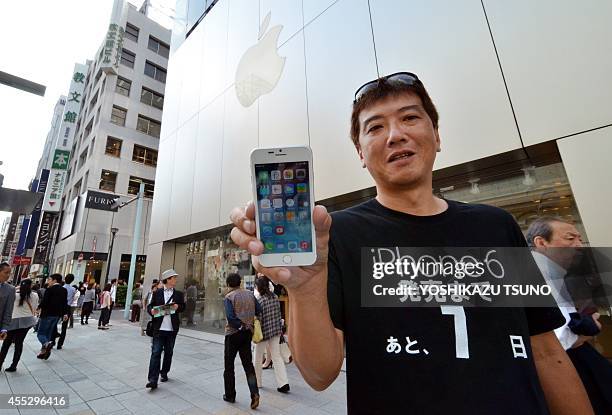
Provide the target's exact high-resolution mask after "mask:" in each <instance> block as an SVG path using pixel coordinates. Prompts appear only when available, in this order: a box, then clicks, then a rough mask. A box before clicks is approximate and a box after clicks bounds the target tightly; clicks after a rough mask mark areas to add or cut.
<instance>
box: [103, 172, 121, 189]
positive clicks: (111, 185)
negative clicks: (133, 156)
mask: <svg viewBox="0 0 612 415" xmlns="http://www.w3.org/2000/svg"><path fill="white" fill-rule="evenodd" d="M116 184H117V172H115V171H110V170H102V173H101V174H100V189H101V190H108V191H109V192H114V191H115V185H116Z"/></svg>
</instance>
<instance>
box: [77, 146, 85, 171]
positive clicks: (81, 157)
mask: <svg viewBox="0 0 612 415" xmlns="http://www.w3.org/2000/svg"><path fill="white" fill-rule="evenodd" d="M86 161H87V149H85V150H83V152H82V153H81V155H80V156H79V167H78V168H79V169H80V168H81V167H83V165H84V164H85V162H86Z"/></svg>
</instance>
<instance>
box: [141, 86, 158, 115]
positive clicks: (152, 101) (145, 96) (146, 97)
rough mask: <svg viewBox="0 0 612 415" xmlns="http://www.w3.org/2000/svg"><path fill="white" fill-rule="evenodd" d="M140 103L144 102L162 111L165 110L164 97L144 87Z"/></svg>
mask: <svg viewBox="0 0 612 415" xmlns="http://www.w3.org/2000/svg"><path fill="white" fill-rule="evenodd" d="M140 102H144V103H145V104H147V105H151V106H153V107H155V108H159V109H160V110H161V109H163V108H164V96H163V95H161V94H158V93H157V92H155V91H153V90H150V89H148V88H145V87H142V90H141V91H140Z"/></svg>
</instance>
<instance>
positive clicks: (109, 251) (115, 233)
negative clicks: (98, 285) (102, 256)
mask: <svg viewBox="0 0 612 415" xmlns="http://www.w3.org/2000/svg"><path fill="white" fill-rule="evenodd" d="M117 232H119V228H111V234H112V236H111V242H110V247H109V248H108V261H106V278H105V279H104V284H106V283H107V282H108V273H109V272H110V264H111V258H112V256H113V245H114V243H115V235H117Z"/></svg>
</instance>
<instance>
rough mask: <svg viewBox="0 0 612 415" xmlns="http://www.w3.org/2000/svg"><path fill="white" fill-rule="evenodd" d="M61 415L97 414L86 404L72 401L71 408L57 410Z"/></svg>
mask: <svg viewBox="0 0 612 415" xmlns="http://www.w3.org/2000/svg"><path fill="white" fill-rule="evenodd" d="M56 410H57V413H58V414H60V415H95V412H94V411H92V410H91V408H90V407H89V406H88V405H87V404H86V403H83V402H81V403H77V404H73V403H72V401H70V406H69V407H68V408H64V409H56ZM25 415H27V414H25Z"/></svg>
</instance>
